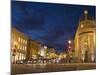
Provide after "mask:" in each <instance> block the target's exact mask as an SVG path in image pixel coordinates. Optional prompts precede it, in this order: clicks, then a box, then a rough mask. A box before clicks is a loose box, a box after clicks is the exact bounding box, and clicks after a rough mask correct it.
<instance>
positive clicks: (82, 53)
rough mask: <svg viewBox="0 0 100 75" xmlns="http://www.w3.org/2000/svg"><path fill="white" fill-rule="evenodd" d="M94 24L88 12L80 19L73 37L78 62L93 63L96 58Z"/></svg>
mask: <svg viewBox="0 0 100 75" xmlns="http://www.w3.org/2000/svg"><path fill="white" fill-rule="evenodd" d="M95 38H96V23H95V20H94V19H93V18H92V17H90V16H89V14H88V11H87V10H85V11H84V15H83V17H82V18H80V21H79V26H78V29H77V31H76V35H75V55H76V57H77V58H78V62H95V56H96V43H95V42H96V39H95Z"/></svg>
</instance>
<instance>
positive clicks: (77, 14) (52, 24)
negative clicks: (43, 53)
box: [11, 1, 96, 51]
mask: <svg viewBox="0 0 100 75" xmlns="http://www.w3.org/2000/svg"><path fill="white" fill-rule="evenodd" d="M85 9H87V10H88V13H89V15H90V16H92V17H93V18H94V19H95V13H96V12H95V6H82V5H68V4H51V3H39V2H23V1H12V6H11V10H12V13H11V17H12V19H11V20H12V24H11V26H13V27H16V28H18V29H19V30H20V31H22V32H24V33H25V34H26V35H27V36H29V37H31V38H32V39H33V40H37V41H39V42H41V43H43V44H45V45H47V46H50V47H54V48H55V49H56V50H57V51H64V50H65V49H66V48H67V41H68V40H73V39H74V36H75V32H76V30H77V27H78V23H79V19H80V18H81V17H82V16H83V14H84V10H85Z"/></svg>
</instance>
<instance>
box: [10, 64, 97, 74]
mask: <svg viewBox="0 0 100 75" xmlns="http://www.w3.org/2000/svg"><path fill="white" fill-rule="evenodd" d="M90 69H96V64H95V63H71V64H70V63H69V64H68V63H67V64H12V66H11V75H16V74H28V73H42V72H58V71H74V70H75V71H76V70H90Z"/></svg>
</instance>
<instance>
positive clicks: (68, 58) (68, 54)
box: [67, 40, 72, 63]
mask: <svg viewBox="0 0 100 75" xmlns="http://www.w3.org/2000/svg"><path fill="white" fill-rule="evenodd" d="M71 43H72V42H71V40H68V51H67V62H68V63H69V62H70V50H71Z"/></svg>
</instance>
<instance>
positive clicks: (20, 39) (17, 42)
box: [11, 28, 28, 62]
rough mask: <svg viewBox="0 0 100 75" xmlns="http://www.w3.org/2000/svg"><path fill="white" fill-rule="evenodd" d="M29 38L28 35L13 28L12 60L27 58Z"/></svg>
mask: <svg viewBox="0 0 100 75" xmlns="http://www.w3.org/2000/svg"><path fill="white" fill-rule="evenodd" d="M27 40H28V37H27V36H26V35H25V34H24V33H22V32H20V31H19V30H17V29H16V28H12V29H11V60H12V62H16V61H17V60H25V59H26V54H27Z"/></svg>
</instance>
